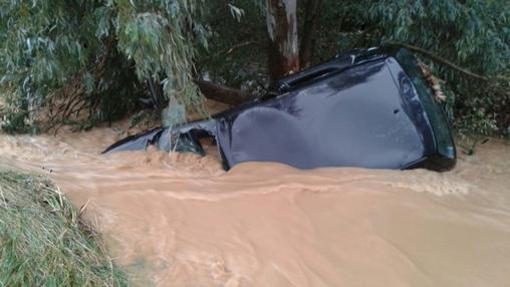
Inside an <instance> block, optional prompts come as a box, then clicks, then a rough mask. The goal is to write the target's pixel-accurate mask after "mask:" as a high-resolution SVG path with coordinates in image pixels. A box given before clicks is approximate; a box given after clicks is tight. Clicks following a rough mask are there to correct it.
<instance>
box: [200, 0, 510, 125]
mask: <svg viewBox="0 0 510 287" xmlns="http://www.w3.org/2000/svg"><path fill="white" fill-rule="evenodd" d="M306 1H308V0H299V2H298V4H299V7H298V8H299V9H300V12H299V14H298V20H299V21H300V23H299V28H300V30H304V29H303V25H304V23H303V16H304V13H305V11H304V9H305V8H306V5H305V3H306ZM263 2H264V1H261V0H237V1H234V3H235V4H236V5H237V6H238V7H240V8H242V9H243V10H244V12H245V13H244V16H243V17H242V18H241V19H240V25H237V26H236V25H235V21H234V20H225V19H224V16H223V14H222V13H221V12H220V10H219V9H216V10H212V12H213V13H211V14H210V15H209V17H210V18H211V19H210V20H209V21H210V23H213V25H214V26H213V30H214V31H215V32H216V33H217V35H219V37H213V38H212V40H211V41H212V42H214V43H219V45H220V46H221V49H218V50H220V51H221V50H223V51H228V47H234V46H235V45H236V44H239V43H244V42H247V41H249V40H250V39H253V40H254V41H257V42H258V41H260V40H259V39H263V38H264V37H265V36H266V35H265V30H264V17H263V14H261V12H260V9H255V8H254V6H255V5H256V4H257V3H259V4H260V3H263ZM254 3H255V4H254ZM318 19H319V20H318V23H317V24H318V25H317V29H316V30H315V32H314V35H313V36H314V38H315V47H314V53H313V54H314V56H315V58H314V59H313V61H314V62H315V63H318V62H320V61H325V60H327V59H329V58H330V57H333V56H334V55H335V54H337V53H341V52H345V51H348V50H351V49H354V48H364V47H370V46H378V45H381V44H384V43H388V42H401V43H405V44H411V45H414V46H417V47H420V48H423V49H425V50H427V51H430V52H431V53H433V54H435V55H438V56H440V57H442V58H444V59H446V60H448V61H450V62H453V63H455V64H457V65H458V66H460V67H462V68H464V69H466V70H469V71H471V72H474V73H477V74H480V75H483V76H486V77H488V78H490V79H489V80H487V81H484V80H480V79H477V78H473V77H469V76H467V75H465V74H464V73H462V72H459V71H457V70H454V69H451V68H450V67H447V66H445V65H443V64H439V63H438V62H436V61H432V60H431V59H430V58H427V57H423V56H422V55H420V54H417V56H419V57H421V60H422V61H424V62H425V63H427V64H428V65H430V67H431V68H432V69H433V71H434V73H435V74H436V75H437V76H438V77H440V78H441V79H443V80H445V84H444V85H443V89H445V90H446V91H445V92H446V95H447V96H448V101H447V103H448V107H449V111H450V115H451V118H452V120H453V122H454V125H455V126H456V127H457V130H458V131H460V132H466V133H470V132H475V133H484V134H489V133H494V132H503V133H507V131H506V130H508V127H509V125H510V95H509V93H510V81H509V80H508V78H509V77H510V2H509V1H507V0H465V1H464V0H343V1H338V0H322V5H321V8H320V17H318ZM217 46H218V45H216V44H215V45H211V47H212V49H210V51H209V53H210V54H209V55H215V54H216V53H217V51H215V48H216V47H217ZM259 47H260V46H255V45H254V46H249V47H243V49H235V50H234V51H232V52H231V53H228V54H224V56H225V57H227V59H228V61H223V62H222V61H221V60H220V59H217V60H211V61H210V62H211V64H208V63H205V67H204V68H203V69H204V70H207V71H212V73H211V74H212V76H213V77H214V79H215V80H218V81H225V82H226V84H231V85H234V86H240V85H241V84H242V83H243V82H244V83H245V82H250V81H253V79H254V78H261V77H257V76H258V75H260V73H261V71H260V70H257V69H258V67H262V72H266V71H265V66H263V65H261V64H264V63H265V61H267V57H266V56H265V55H261V54H259V53H256V54H254V53H253V51H254V50H255V49H257V51H258V48H259ZM205 58H206V59H207V57H205ZM238 66H241V67H244V69H243V70H241V71H244V70H248V71H249V73H245V72H241V73H235V72H233V71H231V70H230V68H231V67H235V68H236V69H234V70H236V71H237V70H239V69H237V67H238ZM262 79H264V78H262ZM265 84H266V85H267V82H266V83H265Z"/></svg>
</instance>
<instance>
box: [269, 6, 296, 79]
mask: <svg viewBox="0 0 510 287" xmlns="http://www.w3.org/2000/svg"><path fill="white" fill-rule="evenodd" d="M296 2H297V0H266V7H267V13H266V24H267V32H268V36H269V54H268V56H269V57H268V59H269V74H270V76H271V79H272V80H274V79H277V78H279V77H281V76H285V75H288V74H291V73H293V72H297V71H298V70H299V41H298V28H297V18H296V12H297V11H296V6H297V3H296Z"/></svg>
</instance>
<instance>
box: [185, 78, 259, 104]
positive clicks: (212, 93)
mask: <svg viewBox="0 0 510 287" xmlns="http://www.w3.org/2000/svg"><path fill="white" fill-rule="evenodd" d="M195 84H197V86H198V88H199V89H200V91H201V92H202V94H204V96H205V97H206V98H208V99H210V100H214V101H217V102H221V103H225V104H228V105H233V106H236V105H239V104H242V103H244V102H246V101H248V100H250V97H249V96H247V95H246V94H244V93H243V92H242V91H241V90H238V89H234V88H231V87H227V86H223V85H220V84H216V83H213V82H210V81H205V80H200V79H198V80H195Z"/></svg>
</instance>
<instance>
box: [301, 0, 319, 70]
mask: <svg viewBox="0 0 510 287" xmlns="http://www.w3.org/2000/svg"><path fill="white" fill-rule="evenodd" d="M321 4H322V0H307V1H306V7H305V20H304V25H303V30H302V32H301V46H300V49H299V54H300V64H301V68H308V67H310V65H311V64H312V57H313V52H314V47H315V37H314V35H315V30H316V28H317V20H318V19H319V14H320V7H321Z"/></svg>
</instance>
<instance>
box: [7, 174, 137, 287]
mask: <svg viewBox="0 0 510 287" xmlns="http://www.w3.org/2000/svg"><path fill="white" fill-rule="evenodd" d="M128 285H129V284H128V279H127V276H126V274H125V273H124V272H123V271H122V270H121V269H119V268H118V267H117V266H116V265H115V264H114V263H113V261H112V260H111V259H110V258H109V257H108V256H107V255H106V254H105V252H104V250H103V248H102V245H101V243H100V239H99V238H98V236H97V235H96V234H95V233H94V231H93V229H92V228H90V226H89V225H87V224H86V223H85V222H84V221H83V220H82V218H81V211H77V210H76V209H75V208H74V207H73V206H72V205H71V203H70V202H69V201H68V200H67V199H66V198H65V196H64V195H62V193H60V191H59V190H58V188H56V187H55V186H54V185H52V184H51V183H50V182H49V181H48V180H46V179H44V178H41V177H39V176H33V175H29V174H21V173H18V172H15V171H9V170H5V169H2V170H0V286H128Z"/></svg>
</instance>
